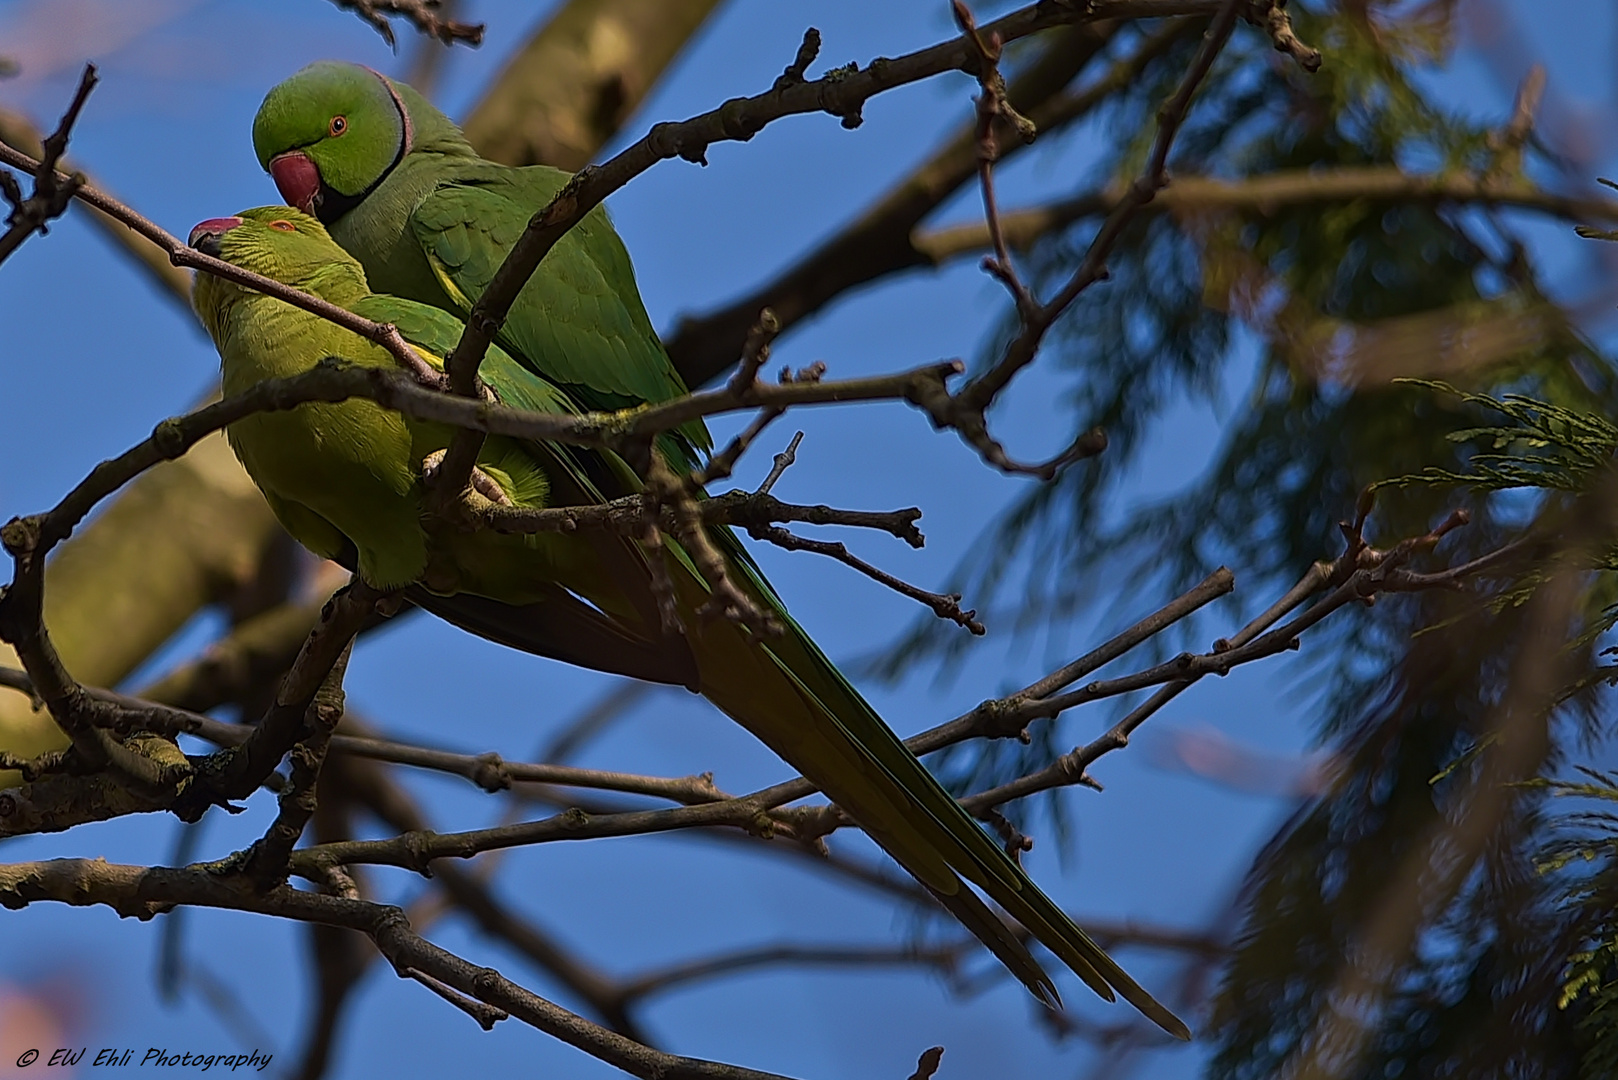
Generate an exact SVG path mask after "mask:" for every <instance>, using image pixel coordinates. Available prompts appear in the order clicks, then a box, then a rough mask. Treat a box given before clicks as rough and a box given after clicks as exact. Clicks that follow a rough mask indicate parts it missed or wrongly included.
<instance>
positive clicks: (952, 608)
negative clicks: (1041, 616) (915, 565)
mask: <svg viewBox="0 0 1618 1080" xmlns="http://www.w3.org/2000/svg"><path fill="white" fill-rule="evenodd" d="M747 534H748V535H749V536H751V537H753V539H755V540H765V541H768V542H769V543H772V544H774V545H775V546H776V547H779V548H784V549H786V550H787V551H811V552H814V553H815V554H816V555H825V556H827V557H829V558H833V559H836V560H837V561H838V562H840V563H842V564H843V565H844V566H851V567H853V568H854V569H855V570H858V571H859V572H860V573H862V574H864V575H865V576H866V577H868V578H870V579H871V580H872V581H876V582H880V583H881V584H883V585H886V586H887V587H888V588H890V589H892V590H893V591H894V592H896V593H898V594H900V595H901V596H908V597H909V598H910V599H912V600H915V601H917V602H918V603H921V604H925V605H927V607H929V608H931V609H932V612H933V614H934V615H937V616H938V617H939V618H940V619H948V620H949V621H950V622H953V623H955V624H957V625H958V626H963V627H965V628H966V629H967V630H970V631H971V632H972V633H973V634H975V635H978V636H980V637H981V636H982V635H983V634H986V633H987V632H988V631H987V630H986V629H985V628H984V625H983V624H982V623H981V622H979V621H978V619H977V612H976V611H966V610H962V608H961V594H960V593H935V592H930V591H928V590H927V589H923V588H921V587H920V586H917V585H912V584H910V583H909V582H908V581H903V580H901V579H899V578H896V577H894V576H893V575H892V574H890V573H888V572H887V571H886V570H882V569H880V568H878V567H875V566H872V565H871V564H870V563H868V562H866V561H865V560H864V559H862V558H860V557H859V556H858V555H855V554H854V553H853V552H851V551H849V550H848V546H847V545H846V544H844V543H842V542H841V541H829V540H810V539H807V538H806V537H802V536H798V535H796V534H794V533H791V532H788V531H787V530H786V529H783V528H781V527H780V526H779V525H752V526H749V527H748V530H747Z"/></svg>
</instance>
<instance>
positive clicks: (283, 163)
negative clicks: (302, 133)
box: [270, 150, 320, 214]
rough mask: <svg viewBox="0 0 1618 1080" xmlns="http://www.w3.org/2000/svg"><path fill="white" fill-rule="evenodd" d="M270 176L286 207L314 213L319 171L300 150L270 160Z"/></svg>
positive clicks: (289, 151) (318, 191) (318, 189)
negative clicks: (294, 207) (285, 202)
mask: <svg viewBox="0 0 1618 1080" xmlns="http://www.w3.org/2000/svg"><path fill="white" fill-rule="evenodd" d="M270 176H271V177H272V178H273V179H274V180H275V187H276V190H278V191H279V192H280V193H281V198H283V199H285V200H286V201H287V205H288V206H296V207H297V208H298V209H299V210H302V211H303V212H304V213H306V214H313V213H314V212H315V198H316V197H317V196H318V195H319V194H320V169H319V168H317V167H316V166H315V163H314V162H313V161H311V160H310V159H309V155H308V154H306V153H304V152H303V151H302V150H288V151H287V152H286V153H284V154H277V155H275V157H273V158H271V159H270Z"/></svg>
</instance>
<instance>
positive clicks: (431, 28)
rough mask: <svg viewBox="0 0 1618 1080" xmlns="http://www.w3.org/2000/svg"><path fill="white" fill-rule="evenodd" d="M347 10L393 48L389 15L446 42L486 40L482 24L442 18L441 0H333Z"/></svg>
mask: <svg viewBox="0 0 1618 1080" xmlns="http://www.w3.org/2000/svg"><path fill="white" fill-rule="evenodd" d="M331 2H332V3H334V4H336V5H337V6H338V7H340V8H343V9H345V10H347V11H352V12H353V13H354V14H356V15H358V16H359V17H360V18H361V19H363V20H364V21H365V22H366V23H368V24H369V25H370V26H371V27H372V28H373V29H375V30H376V32H377V33H378V34H381V35H382V40H383V41H386V42H387V43H388V46H389V47H390V48H398V42H397V41H396V40H395V39H394V36H393V25H392V24H391V23H389V22H388V16H389V15H398V16H400V17H402V18H404V19H407V20H409V22H410V24H411V25H412V26H414V27H415V28H416V29H417V30H418V31H420V32H421V33H422V34H425V35H426V36H427V37H430V38H437V39H438V40H439V41H441V42H443V43H444V44H445V45H453V44H455V43H456V42H457V41H464V42H465V43H466V44H468V45H471V46H474V47H475V46H478V45H481V44H483V24H482V23H463V22H456V21H455V20H453V19H446V18H443V17H442V16H441V15H439V14H438V8H439V0H331Z"/></svg>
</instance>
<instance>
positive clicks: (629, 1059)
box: [0, 859, 786, 1080]
mask: <svg viewBox="0 0 1618 1080" xmlns="http://www.w3.org/2000/svg"><path fill="white" fill-rule="evenodd" d="M46 901H54V902H58V903H65V904H73V905H76V906H81V907H82V906H87V905H103V906H106V907H110V908H112V909H113V910H114V911H116V912H118V914H120V915H122V916H125V917H131V916H132V917H135V918H140V919H149V918H151V917H152V916H154V915H157V914H159V913H161V912H164V911H168V910H170V909H171V908H173V907H175V906H176V905H180V904H191V905H196V906H201V907H212V908H223V909H227V910H234V911H245V912H252V913H255V914H261V915H270V916H274V917H278V918H285V919H294V920H297V921H299V922H315V923H323V924H325V925H328V926H341V927H346V928H348V929H350V930H358V931H360V932H361V933H364V934H366V935H368V936H369V937H370V938H371V940H372V941H373V942H375V943H376V947H377V949H378V950H379V951H380V952H381V953H382V955H383V956H384V957H386V958H387V960H388V962H389V963H390V964H392V965H393V968H394V970H395V971H396V972H399V973H400V974H401V975H402V976H403V975H404V974H405V973H406V972H407V971H410V970H414V971H420V972H424V973H426V974H428V975H430V976H432V977H433V978H434V979H436V980H438V981H439V982H441V983H443V984H445V985H447V986H449V987H451V988H453V989H454V990H455V991H456V992H458V993H460V994H462V995H465V996H466V997H468V998H471V999H473V1000H476V1001H481V1002H483V1003H484V1004H486V1005H491V1006H494V1007H495V1008H497V1009H501V1010H503V1011H505V1012H506V1013H507V1014H509V1015H510V1016H513V1017H515V1018H517V1019H519V1020H521V1021H522V1022H523V1023H525V1024H528V1025H530V1026H532V1027H534V1028H536V1029H538V1030H539V1031H542V1032H544V1033H546V1034H547V1035H551V1036H553V1037H554V1038H558V1039H561V1040H562V1041H563V1042H565V1043H567V1044H568V1045H570V1046H574V1047H577V1048H578V1049H580V1050H583V1051H584V1052H585V1053H587V1054H590V1055H591V1056H592V1057H596V1058H599V1059H600V1060H602V1061H605V1062H606V1063H607V1064H609V1065H613V1066H615V1067H616V1068H619V1069H622V1070H623V1071H625V1072H627V1073H629V1074H630V1075H632V1076H638V1077H644V1078H646V1080H786V1078H783V1077H780V1076H778V1075H776V1074H774V1073H765V1072H759V1071H757V1070H755V1069H747V1068H743V1067H741V1066H737V1065H725V1064H721V1063H719V1062H712V1061H704V1060H701V1059H698V1058H689V1057H681V1056H678V1055H674V1054H665V1053H662V1052H661V1051H657V1050H653V1049H651V1048H650V1047H646V1046H643V1045H641V1044H640V1043H637V1042H635V1041H634V1040H632V1039H628V1038H625V1037H624V1036H622V1035H619V1034H617V1033H616V1032H612V1031H609V1030H607V1029H606V1028H604V1027H601V1026H600V1025H599V1024H594V1023H591V1022H590V1021H588V1020H586V1019H584V1018H583V1017H582V1016H579V1015H577V1014H575V1013H572V1012H569V1011H568V1010H566V1009H563V1008H561V1007H560V1006H558V1005H555V1004H553V1003H551V1002H549V1001H546V1000H545V999H544V998H541V997H539V996H538V995H537V994H534V993H532V992H530V991H528V990H525V989H523V988H522V987H520V986H518V985H517V984H515V983H513V982H511V981H510V980H509V979H507V978H505V977H504V976H502V975H501V974H500V973H499V972H497V971H495V970H493V969H492V968H483V967H477V966H475V965H473V964H470V963H468V962H467V961H465V960H462V959H461V958H459V957H457V956H455V955H454V954H452V953H449V952H446V951H445V950H443V949H441V948H439V947H438V946H436V945H434V944H432V943H431V942H429V941H427V940H425V939H423V938H422V937H420V936H419V935H417V934H416V933H415V932H414V931H412V930H411V929H410V925H409V923H408V922H407V921H406V919H405V917H404V913H403V912H402V911H400V910H399V909H398V908H396V907H393V906H391V905H386V904H373V903H369V902H367V901H364V900H353V899H346V898H343V897H337V896H323V895H321V894H318V893H311V892H303V891H300V890H297V889H293V888H290V887H288V886H285V885H282V886H280V887H278V888H275V889H272V890H270V891H269V892H265V893H260V892H257V891H256V890H254V889H253V888H252V887H251V885H250V884H248V883H247V882H246V880H245V879H243V878H241V877H221V876H219V875H215V874H212V873H209V872H208V871H207V870H203V869H193V868H186V869H179V870H174V869H164V868H156V867H140V866H120V865H117V864H113V863H108V862H105V861H103V860H99V859H56V860H52V861H49V862H36V863H15V864H11V865H0V906H4V907H7V908H11V909H13V910H15V909H19V908H23V907H26V906H27V905H29V904H32V903H41V902H46Z"/></svg>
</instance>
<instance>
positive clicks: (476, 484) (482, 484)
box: [421, 450, 512, 506]
mask: <svg viewBox="0 0 1618 1080" xmlns="http://www.w3.org/2000/svg"><path fill="white" fill-rule="evenodd" d="M447 453H449V451H448V450H434V451H433V452H432V453H430V454H428V455H427V457H426V458H425V459H424V460H423V461H422V463H421V479H422V481H423V482H424V483H426V485H427V486H428V487H432V486H433V484H434V483H435V482H437V480H438V470H439V469H440V468H442V467H443V464H444V455H445V454H447ZM470 483H471V486H472V490H473V491H475V492H477V493H478V494H479V495H482V496H483V497H484V498H485V499H488V500H489V501H490V502H492V503H494V504H495V505H496V506H510V505H511V504H512V503H511V499H510V498H509V497H508V496H507V495H506V489H505V488H503V487H501V486H500V484H499V483H498V482H497V481H496V480H495V478H494V477H492V476H490V475H489V474H488V473H486V472H484V471H483V470H482V469H480V468H478V467H477V466H475V465H474V466H473V467H472V478H471V481H470Z"/></svg>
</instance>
